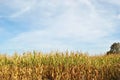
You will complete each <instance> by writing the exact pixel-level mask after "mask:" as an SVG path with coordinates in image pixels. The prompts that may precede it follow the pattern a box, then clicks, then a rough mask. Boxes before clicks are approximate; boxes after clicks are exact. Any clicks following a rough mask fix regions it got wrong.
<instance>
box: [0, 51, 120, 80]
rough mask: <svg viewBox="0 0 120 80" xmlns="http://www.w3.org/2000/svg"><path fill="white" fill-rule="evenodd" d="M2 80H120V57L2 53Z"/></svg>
mask: <svg viewBox="0 0 120 80" xmlns="http://www.w3.org/2000/svg"><path fill="white" fill-rule="evenodd" d="M0 80H120V55H100V56H88V55H87V54H82V53H80V52H57V51H56V52H50V53H48V54H44V53H42V52H35V51H34V52H26V53H23V54H22V55H19V54H17V53H15V54H14V55H12V56H8V55H6V54H0Z"/></svg>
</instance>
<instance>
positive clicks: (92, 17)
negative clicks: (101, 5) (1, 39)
mask: <svg viewBox="0 0 120 80" xmlns="http://www.w3.org/2000/svg"><path fill="white" fill-rule="evenodd" d="M13 2H14V3H13V4H12V2H11V4H8V5H9V6H11V7H12V8H14V7H15V6H17V8H14V9H17V10H16V11H15V13H13V14H12V15H11V18H16V17H18V18H17V19H22V20H26V21H29V24H30V25H32V27H33V28H32V29H34V30H31V31H28V32H23V33H21V34H18V35H17V36H16V37H13V38H12V39H10V40H8V42H7V43H6V44H5V46H6V47H8V48H11V46H15V47H14V48H16V49H18V48H20V49H23V48H37V49H39V48H47V49H57V48H58V49H60V48H62V49H64V48H65V49H66V48H70V49H72V48H73V49H74V46H72V45H71V44H67V43H66V42H65V41H64V40H63V39H67V41H68V42H69V43H70V42H73V43H74V42H75V41H78V42H80V43H82V42H88V43H90V42H91V43H96V44H97V46H98V45H101V40H103V38H104V37H106V36H109V35H110V34H111V33H113V32H114V29H115V27H114V21H112V18H111V17H110V18H106V17H105V16H107V15H103V14H101V13H100V12H99V9H97V8H96V5H94V3H92V1H90V0H56V1H55V0H51V1H49V0H41V1H35V2H34V1H24V0H22V1H20V0H18V1H15V0H13ZM32 2H34V4H31V3H32ZM27 11H29V13H26V12H27ZM24 13H26V14H24ZM21 15H23V17H21ZM19 16H20V17H19ZM26 16H27V17H26ZM28 17H29V18H28ZM31 17H32V18H31ZM26 18H27V19H26ZM36 24H38V25H36ZM42 25H44V26H45V27H46V28H45V29H43V30H40V29H38V28H37V29H36V27H40V28H41V26H42ZM42 27H43V26H42ZM61 39H62V40H63V41H61ZM75 43H76V42H75ZM7 44H9V46H8V45H7Z"/></svg>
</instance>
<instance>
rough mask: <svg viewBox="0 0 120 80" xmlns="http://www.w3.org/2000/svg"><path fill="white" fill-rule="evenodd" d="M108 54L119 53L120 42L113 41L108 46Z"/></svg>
mask: <svg viewBox="0 0 120 80" xmlns="http://www.w3.org/2000/svg"><path fill="white" fill-rule="evenodd" d="M108 54H120V43H119V42H118V43H113V44H112V45H111V47H110V51H108V52H107V55H108Z"/></svg>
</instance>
